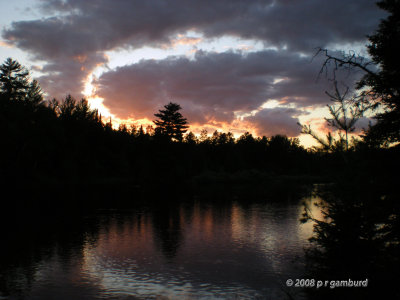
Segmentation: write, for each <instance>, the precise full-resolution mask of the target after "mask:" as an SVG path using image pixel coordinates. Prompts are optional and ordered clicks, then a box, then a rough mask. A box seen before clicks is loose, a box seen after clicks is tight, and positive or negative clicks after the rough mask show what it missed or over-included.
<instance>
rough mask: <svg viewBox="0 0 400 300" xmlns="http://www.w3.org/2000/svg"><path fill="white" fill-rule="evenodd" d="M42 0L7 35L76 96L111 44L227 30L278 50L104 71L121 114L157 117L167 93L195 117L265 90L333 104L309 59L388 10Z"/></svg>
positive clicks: (263, 0)
mask: <svg viewBox="0 0 400 300" xmlns="http://www.w3.org/2000/svg"><path fill="white" fill-rule="evenodd" d="M40 3H41V4H40V9H41V12H42V13H43V17H42V18H41V19H37V20H30V21H19V22H14V23H12V24H11V25H10V26H9V27H8V29H6V30H4V31H3V32H2V37H3V39H4V41H5V42H6V43H7V44H10V45H13V46H16V47H18V48H19V49H22V50H25V51H27V52H29V53H30V54H31V56H32V58H33V59H34V60H37V61H41V62H44V65H43V69H42V70H41V72H43V74H45V75H43V76H42V77H40V78H38V79H39V81H40V83H41V85H42V87H43V89H44V90H45V91H46V92H47V93H48V95H49V96H52V97H54V96H55V97H62V96H65V94H67V93H71V94H73V95H75V96H79V95H80V94H81V92H82V91H83V86H84V80H85V79H86V78H87V76H88V75H89V74H90V73H91V72H92V71H93V69H94V68H95V67H96V66H99V65H106V63H107V61H108V59H107V57H106V55H105V53H106V52H107V51H111V50H118V49H139V48H142V47H144V46H151V47H159V48H163V49H165V48H168V47H173V46H174V45H178V44H192V45H196V46H197V47H198V46H199V43H200V42H201V41H206V40H207V39H215V38H218V37H222V36H234V37H238V38H240V39H254V40H257V41H261V42H262V43H263V44H264V45H265V46H266V47H268V49H277V50H263V51H258V52H252V53H248V54H245V52H243V53H241V52H225V53H211V52H203V51H201V50H200V51H198V52H197V54H196V55H195V58H194V59H192V60H191V59H188V58H186V57H170V58H167V59H162V60H158V61H156V60H142V61H140V62H139V63H136V64H133V65H129V66H125V67H121V68H117V69H115V70H111V71H109V72H106V73H104V74H103V75H102V76H101V77H100V78H99V79H98V82H97V84H98V86H99V95H100V96H102V97H104V98H105V101H104V104H105V105H106V106H108V107H109V108H110V110H111V112H112V113H113V114H115V115H117V116H119V117H135V118H143V117H147V118H151V116H152V114H153V113H154V111H155V110H156V109H159V108H161V107H162V105H164V104H165V103H166V102H168V101H176V102H179V103H180V104H181V105H182V106H183V108H184V111H185V112H186V113H187V115H188V116H190V118H191V120H192V122H195V123H198V124H206V123H207V122H212V121H215V122H227V123H229V122H232V121H233V120H234V119H235V114H234V113H235V112H238V111H239V112H251V111H253V110H257V109H259V108H260V105H261V104H263V103H264V102H265V101H267V100H268V99H276V100H278V101H280V102H281V104H286V105H292V106H294V107H305V106H310V105H321V104H324V103H326V101H327V98H326V96H325V95H324V94H323V92H324V91H325V90H326V89H327V87H326V86H324V85H323V84H321V83H320V84H318V85H316V83H315V79H316V75H317V74H318V71H319V67H320V62H318V58H317V59H316V60H315V61H314V63H311V62H310V55H311V54H312V53H313V52H314V51H315V50H314V48H315V47H326V46H328V45H332V44H335V43H341V44H343V43H355V42H364V41H365V39H366V38H365V36H366V34H369V33H371V32H372V31H373V30H375V29H376V28H377V25H378V23H379V20H380V18H382V17H383V16H384V13H383V12H382V11H381V10H379V9H378V8H377V7H376V5H375V1H374V0H354V1H347V0H337V1H320V0H297V1H289V0H255V1H243V0H219V1H214V0H202V1H195V0H192V1H189V0H169V1H166V0H147V1H142V0H131V1H126V0H113V1H109V0H97V1H81V0H41V1H40ZM188 31H195V32H197V33H200V34H201V37H202V38H201V39H202V40H200V39H199V38H197V37H196V38H193V37H188V36H186V35H185V34H186V33H187V32H188ZM196 36H197V35H196ZM239 42H240V41H239ZM243 49H245V48H243ZM275 112H278V111H275ZM257 115H258V117H257V118H253V119H251V118H250V119H251V120H253V122H255V123H257V124H258V125H257V126H259V128H264V129H265V130H267V127H265V126H263V125H262V124H264V123H265V124H267V123H268V122H267V121H266V120H267V119H265V118H267V116H268V118H273V116H272V113H271V112H269V111H268V110H265V111H264V112H259V113H257ZM257 115H256V116H257ZM278 115H282V116H283V112H282V111H279V113H278ZM285 116H286V115H285ZM284 118H286V119H285V120H286V121H288V122H286V123H287V124H288V127H287V130H288V132H291V133H294V129H293V128H292V127H291V126H292V125H290V124H292V123H290V122H291V119H290V118H289V119H287V117H284ZM250 119H248V120H250ZM262 120H264V121H262ZM278 121H279V120H276V122H278ZM289 121H290V122H289ZM263 122H264V123H263ZM279 124H280V123H279ZM283 124H284V123H282V125H283ZM264 129H263V130H264Z"/></svg>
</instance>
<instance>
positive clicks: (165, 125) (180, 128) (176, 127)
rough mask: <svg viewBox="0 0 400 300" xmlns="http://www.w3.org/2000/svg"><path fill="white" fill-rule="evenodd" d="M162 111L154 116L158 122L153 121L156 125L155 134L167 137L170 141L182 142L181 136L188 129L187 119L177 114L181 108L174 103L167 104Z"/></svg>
mask: <svg viewBox="0 0 400 300" xmlns="http://www.w3.org/2000/svg"><path fill="white" fill-rule="evenodd" d="M164 108H165V109H164V110H160V111H159V113H157V114H154V116H156V117H157V118H159V120H155V121H153V122H154V124H156V129H155V131H156V133H157V134H161V135H164V136H167V137H168V138H170V139H172V140H177V141H182V139H183V134H184V133H185V132H186V131H187V130H186V129H187V128H188V126H187V125H186V124H187V119H186V118H184V117H183V116H182V114H181V113H180V112H179V110H180V109H181V106H180V105H179V104H176V103H172V102H170V103H168V104H167V105H165V106H164Z"/></svg>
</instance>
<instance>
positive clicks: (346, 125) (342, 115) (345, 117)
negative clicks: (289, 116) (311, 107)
mask: <svg viewBox="0 0 400 300" xmlns="http://www.w3.org/2000/svg"><path fill="white" fill-rule="evenodd" d="M333 86H334V92H333V93H330V92H325V93H326V94H327V95H328V96H329V97H330V99H331V101H332V102H333V103H334V104H333V105H327V106H328V109H329V113H330V115H331V118H325V120H326V121H327V123H328V126H330V127H332V128H334V130H338V131H339V132H338V137H337V138H335V137H334V136H333V135H332V133H331V132H329V133H328V134H327V135H326V138H323V137H320V136H319V135H318V134H317V133H316V132H314V131H313V130H312V129H311V126H310V125H302V124H300V123H298V124H299V125H300V126H301V128H302V133H305V134H309V135H311V136H312V137H313V138H314V139H315V140H316V141H317V142H318V143H319V144H320V146H321V147H322V148H321V149H322V150H323V151H329V152H332V151H348V150H349V134H350V133H351V132H354V130H355V125H356V123H357V121H358V120H359V119H360V118H362V117H363V115H364V113H365V112H366V111H367V110H368V109H369V108H370V105H368V104H366V103H364V102H362V101H358V95H353V96H351V97H350V96H349V88H348V87H345V90H344V92H341V91H340V89H339V87H338V82H337V81H336V80H334V82H333ZM352 141H353V143H352V145H351V146H354V145H355V142H356V140H355V138H354V137H353V140H352Z"/></svg>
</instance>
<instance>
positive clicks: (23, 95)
mask: <svg viewBox="0 0 400 300" xmlns="http://www.w3.org/2000/svg"><path fill="white" fill-rule="evenodd" d="M0 93H1V94H2V95H3V96H5V97H6V98H7V99H9V100H13V101H21V100H24V101H26V102H30V103H32V104H34V105H38V104H40V103H41V102H42V101H43V96H42V91H41V88H40V87H39V84H38V82H37V81H36V80H33V81H30V79H29V72H28V71H27V70H26V69H25V67H23V66H21V64H19V63H18V62H17V61H16V60H13V59H11V58H7V59H6V60H5V62H4V63H3V64H2V65H1V66H0Z"/></svg>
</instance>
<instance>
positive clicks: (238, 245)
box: [1, 199, 312, 299]
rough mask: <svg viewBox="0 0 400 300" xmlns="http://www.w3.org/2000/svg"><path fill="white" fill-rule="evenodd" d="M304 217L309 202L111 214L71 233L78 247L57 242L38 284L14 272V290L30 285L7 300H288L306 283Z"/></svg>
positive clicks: (41, 264) (43, 260)
mask: <svg viewBox="0 0 400 300" xmlns="http://www.w3.org/2000/svg"><path fill="white" fill-rule="evenodd" d="M309 201H312V200H310V199H309ZM301 214H302V205H301V201H300V199H299V200H298V201H295V202H293V201H291V202H289V201H284V203H282V202H280V203H267V202H265V203H260V202H257V203H254V204H246V205H244V204H240V203H239V202H231V203H225V204H223V205H222V204H210V203H201V202H195V203H190V204H189V203H184V204H180V205H173V206H163V207H158V208H141V209H135V210H132V211H130V212H128V213H127V212H124V213H122V212H118V211H103V212H101V213H98V214H96V215H95V216H91V217H90V218H85V219H84V222H82V223H84V225H82V226H77V227H78V228H75V229H74V230H75V232H72V233H71V232H70V233H69V237H68V238H69V241H70V242H65V243H64V244H63V239H64V237H63V236H62V235H61V236H60V235H59V234H58V236H53V237H51V238H52V239H54V241H53V243H52V245H47V247H48V248H46V249H51V250H48V253H47V255H43V254H41V255H39V259H36V260H33V262H32V263H31V266H30V272H31V276H30V277H29V276H28V277H26V274H22V273H24V272H26V270H27V269H26V268H20V269H18V267H15V268H14V267H12V266H11V267H10V266H9V265H7V268H8V269H12V271H13V272H14V273H15V276H14V277H13V278H12V279H13V280H14V281H15V278H17V277H18V276H19V277H20V278H23V277H24V276H25V278H29V282H26V280H25V281H24V280H21V281H19V282H18V280H17V282H18V283H17V284H15V286H14V289H11V288H9V287H8V290H7V289H6V288H4V287H1V288H2V292H3V294H4V295H5V294H6V293H8V294H9V299H14V298H18V295H19V296H21V298H28V299H95V298H97V299H137V298H140V299H141V298H145V299H154V298H157V297H161V296H162V297H167V298H168V299H210V298H211V299H227V298H228V299H232V298H234V299H235V298H236V299H254V298H257V297H258V298H259V299H288V296H287V294H286V292H287V291H286V289H285V281H286V279H288V278H296V277H299V276H300V275H301V274H302V270H303V269H302V268H303V260H302V258H303V249H304V247H307V246H308V241H307V238H308V237H310V236H311V231H312V228H310V227H309V226H310V225H308V224H305V225H302V224H300V222H299V218H300V217H301ZM88 224H89V225H88ZM93 224H95V225H93ZM88 228H90V230H88ZM48 238H49V239H50V236H49V237H48ZM75 238H76V240H75V241H74V239H75ZM71 240H72V241H73V242H71ZM27 251H31V250H29V249H27ZM32 251H33V250H32ZM29 255H34V254H33V253H31V254H29ZM29 255H28V256H29ZM16 266H17V264H16ZM1 276H4V277H5V279H7V280H9V281H10V280H11V279H10V278H8V277H7V276H8V275H7V274H4V272H1ZM15 287H18V289H17V288H15ZM17 290H18V291H19V292H18V293H17V292H16V291H17ZM285 291H286V292H285ZM291 296H292V297H296V295H291ZM7 299H8V298H7ZM163 299H164V298H163Z"/></svg>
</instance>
